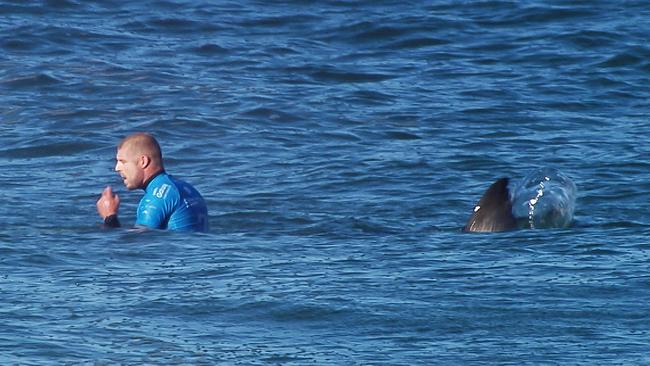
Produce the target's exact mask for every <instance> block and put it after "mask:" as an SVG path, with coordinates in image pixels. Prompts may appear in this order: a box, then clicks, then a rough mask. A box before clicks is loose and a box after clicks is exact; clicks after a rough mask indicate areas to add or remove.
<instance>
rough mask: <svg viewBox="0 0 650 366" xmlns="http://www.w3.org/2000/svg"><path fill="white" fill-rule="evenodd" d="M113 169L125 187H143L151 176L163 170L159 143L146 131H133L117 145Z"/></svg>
mask: <svg viewBox="0 0 650 366" xmlns="http://www.w3.org/2000/svg"><path fill="white" fill-rule="evenodd" d="M115 159H116V160H117V163H116V164H115V171H116V172H118V173H119V174H120V176H121V177H122V179H123V180H124V185H125V186H126V188H127V189H129V190H131V189H138V188H144V185H145V183H146V182H147V181H148V180H149V178H151V177H152V176H154V175H156V174H158V173H159V172H160V171H162V170H164V168H163V161H162V153H161V151H160V145H158V141H156V139H155V138H154V137H153V136H151V135H149V134H146V133H134V134H132V135H129V136H127V137H126V138H124V140H122V142H120V144H119V145H117V156H116V157H115Z"/></svg>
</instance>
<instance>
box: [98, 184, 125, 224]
mask: <svg viewBox="0 0 650 366" xmlns="http://www.w3.org/2000/svg"><path fill="white" fill-rule="evenodd" d="M119 208H120V196H118V195H117V194H115V193H113V188H111V186H107V187H106V188H104V191H103V192H102V196H101V197H99V199H98V200H97V212H98V213H99V216H101V218H102V219H103V220H104V227H119V226H120V221H119V220H118V219H117V211H118V210H119Z"/></svg>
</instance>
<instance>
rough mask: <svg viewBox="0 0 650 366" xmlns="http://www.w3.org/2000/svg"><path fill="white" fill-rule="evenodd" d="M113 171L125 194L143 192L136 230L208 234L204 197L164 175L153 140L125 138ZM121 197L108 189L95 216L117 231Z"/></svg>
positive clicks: (141, 136)
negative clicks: (121, 180) (167, 230)
mask: <svg viewBox="0 0 650 366" xmlns="http://www.w3.org/2000/svg"><path fill="white" fill-rule="evenodd" d="M115 159H116V160H117V163H116V164H115V171H116V172H118V173H119V174H120V176H121V177H122V179H123V180H124V185H125V186H126V188H127V189H128V190H134V189H138V188H141V189H144V191H145V194H144V196H143V197H142V199H141V200H140V204H139V205H138V215H137V219H136V221H135V225H136V227H138V228H150V229H169V230H185V231H204V232H205V231H208V209H207V207H206V205H205V201H204V200H203V197H201V195H200V194H199V192H198V191H197V190H196V189H194V187H192V186H191V185H189V184H188V183H185V182H183V181H181V180H178V179H176V178H174V177H172V176H171V175H169V174H167V173H166V172H165V168H164V167H163V159H162V152H161V150H160V145H158V141H156V139H155V138H154V137H153V136H151V135H149V134H146V133H135V134H132V135H130V136H127V137H126V138H124V140H122V142H120V144H119V145H118V146H117V156H116V158H115ZM119 207H120V197H119V196H118V195H117V194H114V193H113V189H112V188H111V187H110V186H108V187H106V188H105V189H104V191H103V192H102V195H101V197H100V198H99V200H98V201H97V212H98V213H99V216H101V218H102V219H104V225H105V226H107V227H119V226H120V222H119V220H118V219H117V211H118V209H119Z"/></svg>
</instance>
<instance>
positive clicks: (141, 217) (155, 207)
mask: <svg viewBox="0 0 650 366" xmlns="http://www.w3.org/2000/svg"><path fill="white" fill-rule="evenodd" d="M162 203H163V202H162V200H159V199H156V198H154V197H146V196H145V197H143V198H142V201H140V205H139V206H138V217H137V219H136V221H135V224H136V225H140V226H146V227H149V228H152V229H165V228H166V226H167V218H168V215H167V213H166V212H165V206H164V205H163V204H162Z"/></svg>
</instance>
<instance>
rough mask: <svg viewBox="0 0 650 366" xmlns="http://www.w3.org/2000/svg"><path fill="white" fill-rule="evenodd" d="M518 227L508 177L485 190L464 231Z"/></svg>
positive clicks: (488, 230) (489, 230) (501, 229)
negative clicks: (513, 213) (513, 211)
mask: <svg viewBox="0 0 650 366" xmlns="http://www.w3.org/2000/svg"><path fill="white" fill-rule="evenodd" d="M516 227H517V220H516V219H515V217H514V216H513V215H512V203H511V202H510V193H509V191H508V178H501V179H498V180H497V181H496V182H494V183H492V185H491V186H490V188H488V189H487V191H485V193H484V194H483V197H481V200H480V201H479V202H478V205H476V206H475V207H474V213H473V214H472V216H470V218H469V220H467V224H466V225H465V228H463V231H468V232H497V231H506V230H512V229H515V228H516Z"/></svg>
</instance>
